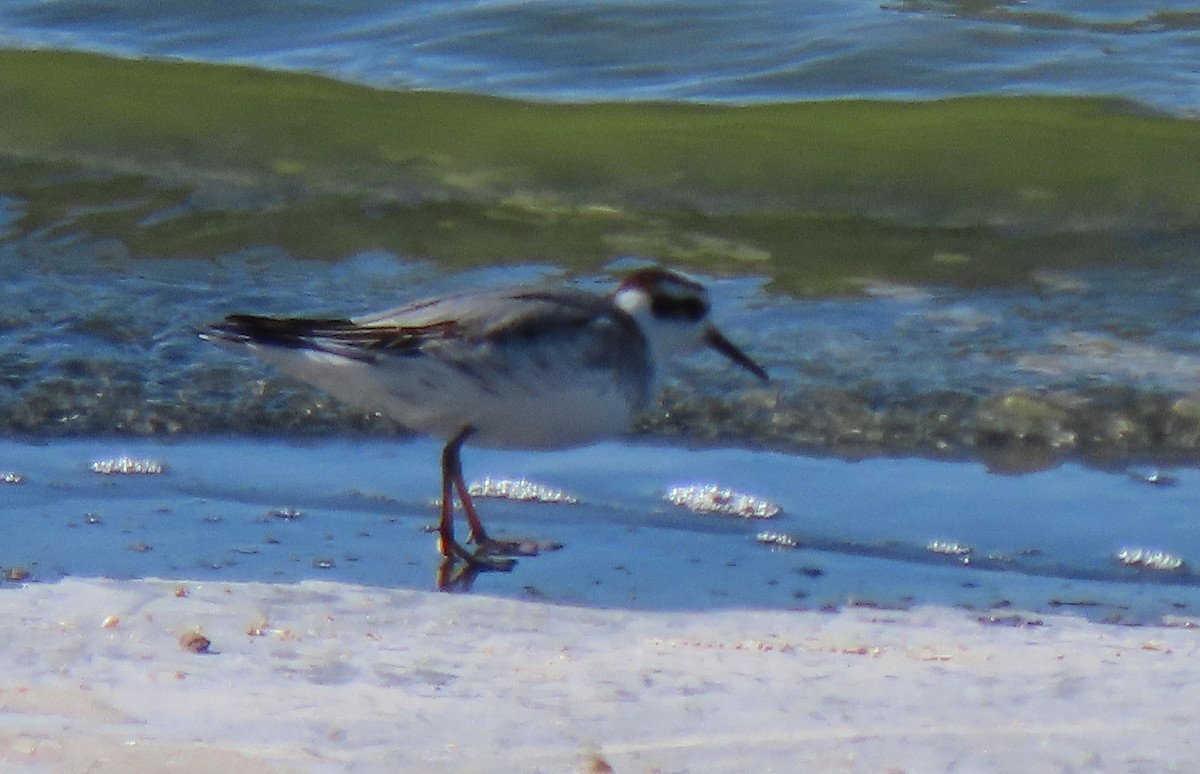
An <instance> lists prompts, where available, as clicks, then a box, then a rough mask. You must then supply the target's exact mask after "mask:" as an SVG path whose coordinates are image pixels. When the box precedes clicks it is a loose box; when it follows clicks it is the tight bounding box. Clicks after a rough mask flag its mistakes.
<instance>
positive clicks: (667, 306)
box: [650, 295, 708, 322]
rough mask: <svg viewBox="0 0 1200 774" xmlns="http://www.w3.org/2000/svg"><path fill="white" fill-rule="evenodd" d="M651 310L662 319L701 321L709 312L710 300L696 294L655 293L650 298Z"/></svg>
mask: <svg viewBox="0 0 1200 774" xmlns="http://www.w3.org/2000/svg"><path fill="white" fill-rule="evenodd" d="M650 311H651V312H652V313H653V314H654V316H655V317H657V318H659V319H660V320H667V319H669V320H686V321H688V322H699V321H700V320H703V319H704V317H705V315H707V314H708V302H707V301H705V300H704V299H703V298H697V297H696V296H667V295H655V296H651V298H650Z"/></svg>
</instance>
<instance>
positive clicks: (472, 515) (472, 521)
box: [454, 442, 538, 556]
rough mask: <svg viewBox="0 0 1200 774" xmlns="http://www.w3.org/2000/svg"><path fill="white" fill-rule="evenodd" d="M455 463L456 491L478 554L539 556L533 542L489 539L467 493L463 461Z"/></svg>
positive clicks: (536, 546)
mask: <svg viewBox="0 0 1200 774" xmlns="http://www.w3.org/2000/svg"><path fill="white" fill-rule="evenodd" d="M460 445H461V442H460ZM455 462H457V463H459V465H458V468H457V472H456V474H455V476H454V489H455V491H457V492H458V499H459V501H460V502H461V503H462V507H463V513H465V514H466V515H467V527H468V530H467V540H468V542H471V543H474V544H475V546H476V550H477V553H483V554H488V555H495V554H499V555H501V556H514V555H516V556H537V554H538V544H537V543H536V542H534V541H532V540H497V539H496V538H492V537H488V534H487V532H485V531H484V529H483V522H482V521H480V520H479V513H478V512H477V511H476V510H475V501H474V499H472V497H471V493H470V492H469V491H467V482H466V481H464V480H463V476H462V465H461V460H458V459H456V460H455Z"/></svg>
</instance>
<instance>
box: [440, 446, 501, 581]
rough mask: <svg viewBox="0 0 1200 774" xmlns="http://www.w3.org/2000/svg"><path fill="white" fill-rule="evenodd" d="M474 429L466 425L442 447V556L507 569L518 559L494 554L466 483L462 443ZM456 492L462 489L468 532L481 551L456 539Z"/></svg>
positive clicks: (484, 567) (476, 565)
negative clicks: (498, 556) (470, 549)
mask: <svg viewBox="0 0 1200 774" xmlns="http://www.w3.org/2000/svg"><path fill="white" fill-rule="evenodd" d="M474 431H475V428H473V427H470V426H468V427H465V428H463V430H462V431H461V432H459V434H458V435H456V436H454V437H453V438H451V439H450V441H449V443H447V444H446V446H445V448H444V449H442V512H441V520H440V521H439V522H438V548H439V549H440V550H441V552H442V556H444V557H446V558H447V559H450V560H453V559H454V558H456V557H457V558H459V559H462V560H463V561H465V562H466V563H467V564H468V565H472V566H475V567H478V568H480V569H487V570H500V571H505V572H507V571H508V570H511V569H512V567H513V565H514V564H515V562H514V561H513V560H512V559H503V558H496V557H493V556H491V555H490V552H489V551H488V547H489V545H490V543H491V541H490V539H489V538H488V537H487V536H486V535H485V534H484V532H483V525H482V524H481V523H480V521H479V515H478V514H477V513H476V512H475V504H474V503H473V502H472V501H471V495H470V494H468V493H467V487H466V484H465V483H464V482H463V475H462V445H463V441H465V440H466V439H467V437H468V436H469V435H471V433H473V432H474ZM455 491H457V492H458V494H459V499H460V500H461V501H462V504H463V511H465V512H466V514H467V524H468V526H469V533H468V535H469V536H470V538H471V539H472V540H474V541H475V542H476V543H477V544H478V545H479V547H478V550H476V551H474V552H471V551H468V550H467V549H465V548H463V547H462V545H461V544H459V542H458V541H456V540H455V539H454V493H455Z"/></svg>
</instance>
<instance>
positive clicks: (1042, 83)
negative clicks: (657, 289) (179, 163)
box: [0, 0, 1200, 112]
mask: <svg viewBox="0 0 1200 774" xmlns="http://www.w3.org/2000/svg"><path fill="white" fill-rule="evenodd" d="M1198 11H1200V9H1198V8H1197V6H1196V4H1195V3H1194V2H1189V1H1188V0H1171V2H1161V1H1159V2H1151V1H1150V0H1137V1H1136V2H1124V3H1099V4H1098V3H1094V2H1081V1H1078V0H1038V2H1027V3H1007V2H983V3H977V2H957V1H955V0H901V2H895V3H876V2H854V3H846V2H832V1H828V0H827V1H825V2H808V3H803V4H799V5H798V4H795V3H787V2H778V1H773V2H765V3H744V4H738V5H730V4H728V3H720V2H713V1H712V0H688V1H687V2H643V1H633V2H619V3H612V2H604V3H599V2H589V3H579V2H563V1H562V0H540V1H539V2H506V1H503V0H501V1H499V2H485V3H461V2H444V1H443V0H426V1H424V2H409V3H401V4H396V3H386V2H378V1H377V0H357V1H356V2H353V3H334V2H309V3H305V4H303V5H302V6H296V5H287V6H275V5H271V4H261V3H259V4H246V3H228V2H219V3H211V2H196V1H194V0H190V1H189V0H185V1H183V2H173V3H158V4H154V5H151V6H145V5H138V4H133V5H131V4H128V3H118V2H103V3H95V2H82V1H78V0H65V1H61V2H54V3H45V2H39V0H3V2H0V30H3V32H0V45H5V46H10V47H11V46H40V47H54V48H68V49H85V50H92V51H103V52H111V53H118V54H121V55H125V56H157V57H179V58H184V59H190V60H199V61H215V62H238V63H247V64H252V65H254V66H257V67H268V68H286V69H302V70H309V71H316V72H321V73H325V74H329V75H332V76H334V77H338V78H342V79H347V80H353V81H359V82H366V83H371V84H375V85H381V86H386V87H392V88H395V87H401V88H422V89H448V90H453V91H471V92H482V93H488V94H502V95H509V96H521V97H532V98H536V99H554V100H573V101H575V100H605V99H628V98H634V99H655V100H661V99H669V100H681V99H682V100H702V101H713V100H723V101H758V100H770V101H783V100H795V99H812V98H835V97H837V98H840V97H866V98H887V99H927V98H934V97H945V96H951V95H958V94H981V93H982V94H1013V93H1021V94H1088V95H1119V96H1126V97H1129V98H1132V99H1135V100H1138V101H1140V102H1143V103H1145V104H1150V105H1153V106H1155V107H1159V108H1164V109H1168V110H1171V111H1175V112H1193V111H1195V110H1196V109H1197V108H1198V107H1200V97H1198V95H1200V89H1197V85H1200V81H1198V80H1197V78H1198V77H1200V76H1198V75H1197V72H1196V70H1195V67H1194V62H1196V61H1197V60H1198V59H1200V38H1198V36H1197V35H1196V28H1197V14H1198Z"/></svg>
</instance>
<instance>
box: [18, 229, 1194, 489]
mask: <svg viewBox="0 0 1200 774" xmlns="http://www.w3.org/2000/svg"><path fill="white" fill-rule="evenodd" d="M35 248H37V249H35ZM628 265H632V262H626V263H622V262H617V263H616V264H614V265H613V267H612V274H613V275H616V276H619V274H620V272H621V270H622V268H624V267H627V266H628ZM0 271H3V272H4V273H5V275H6V276H8V277H9V278H10V279H9V281H8V287H7V299H6V300H7V303H6V308H5V310H4V317H3V320H2V323H3V324H2V325H0V377H2V380H0V429H3V430H4V431H5V432H7V433H9V434H20V435H32V436H40V437H57V436H69V435H93V434H106V433H130V434H134V435H166V436H171V435H181V434H190V435H194V434H211V433H224V432H234V433H239V434H244V433H266V434H270V435H277V434H280V433H283V434H301V435H320V434H329V433H345V432H352V433H369V434H382V435H394V434H396V433H397V432H399V431H400V428H398V427H397V426H396V425H395V424H394V423H392V422H390V421H388V420H386V419H384V418H382V417H378V416H375V415H373V414H371V413H370V412H365V411H362V410H360V409H357V408H351V407H347V406H343V405H341V404H339V403H337V402H335V401H331V400H330V399H328V398H326V397H325V396H323V395H321V394H320V393H318V392H316V391H314V390H311V389H309V388H307V387H306V386H304V385H302V384H300V383H298V382H295V381H293V380H291V379H288V378H285V377H283V376H281V375H279V374H277V373H276V372H274V371H273V370H271V369H270V368H268V367H266V366H264V365H262V364H261V363H259V362H257V361H256V360H254V359H253V358H248V357H241V356H238V355H236V354H233V353H229V352H226V351H223V350H220V349H218V348H216V347H212V346H210V345H207V344H205V343H203V342H201V341H200V340H199V339H198V338H197V337H196V336H195V330H196V329H197V328H198V327H200V326H202V325H204V324H206V323H209V322H212V321H214V320H218V319H221V318H222V317H224V316H225V315H226V314H231V313H237V312H253V313H262V314H282V315H288V314H309V315H317V316H330V315H333V316H355V315H360V314H363V313H366V312H370V311H374V310H378V309H384V308H388V307H391V306H394V305H397V304H400V303H402V302H405V301H411V300H416V299H418V298H421V297H426V296H429V295H436V294H439V293H444V292H448V291H452V290H459V289H464V288H471V287H478V286H488V285H504V284H519V283H529V282H537V281H564V280H570V281H575V282H578V283H580V284H582V285H583V286H584V287H587V288H590V289H594V290H595V291H597V292H605V291H606V290H608V289H609V288H611V287H612V281H613V280H612V276H605V275H583V276H579V277H576V278H574V279H573V280H572V279H571V278H570V277H569V276H568V275H566V274H564V273H563V272H562V271H561V270H559V269H556V268H553V267H548V266H539V265H526V266H514V267H503V268H501V267H492V268H485V269H480V270H476V271H467V272H459V273H454V274H448V273H445V272H443V271H441V270H439V269H438V268H437V267H436V266H435V265H434V264H432V263H428V262H414V261H406V260H403V259H401V258H399V257H397V256H395V255H392V254H388V253H384V252H375V253H364V254H361V255H359V256H357V257H355V258H353V259H351V260H347V261H343V262H340V263H337V264H332V265H331V264H328V263H326V262H321V261H302V260H297V259H295V258H293V257H290V256H287V255H286V254H281V253H278V252H274V251H261V250H260V251H248V252H247V253H245V254H242V255H236V256H226V257H223V258H220V259H217V260H205V261H200V260H192V261H188V260H171V261H162V260H134V259H129V258H128V257H126V256H123V255H121V254H120V253H116V254H111V255H110V254H108V253H106V251H105V247H104V245H98V244H90V243H81V244H75V245H71V244H62V245H59V246H57V247H56V246H54V245H49V246H48V245H45V244H40V246H39V244H38V243H37V242H36V240H34V241H21V240H17V241H14V242H10V243H0ZM1198 271H1200V269H1197V268H1196V267H1195V266H1192V265H1190V264H1188V265H1174V264H1168V265H1163V266H1157V267H1144V268H1141V269H1130V268H1119V269H1118V268H1113V269H1091V270H1081V271H1077V272H1073V273H1069V274H1067V273H1053V274H1051V273H1046V274H1044V275H1041V276H1040V278H1039V281H1038V282H1037V283H1036V284H1034V285H1031V286H1022V287H1018V288H1008V289H985V290H967V289H954V288H947V287H940V288H915V287H906V286H892V285H873V286H869V287H868V293H867V294H866V295H864V296H860V297H853V298H835V299H796V298H791V297H788V296H781V295H778V294H772V293H770V292H769V291H768V289H767V286H766V283H765V280H764V279H763V278H757V277H753V276H749V277H742V278H725V279H711V278H706V279H707V281H708V284H709V285H710V286H711V289H712V292H713V296H714V309H715V315H716V319H717V321H718V323H719V324H720V325H721V327H722V328H723V329H724V330H725V331H726V333H727V334H728V335H729V336H730V337H731V338H732V339H734V340H735V341H737V342H739V343H740V344H741V345H742V346H743V348H744V349H746V350H747V351H748V352H749V353H751V355H752V356H753V357H754V358H755V359H757V360H758V361H759V362H761V363H762V364H763V365H764V366H765V367H766V368H767V369H768V371H769V372H770V374H771V377H772V382H771V383H770V384H769V385H767V386H766V387H763V386H760V385H758V384H756V383H754V382H753V380H749V379H748V378H746V377H745V375H744V374H743V373H742V372H740V371H738V370H736V369H732V368H729V367H728V364H727V363H726V362H725V361H724V360H723V359H721V358H719V357H717V356H707V355H704V356H699V357H697V358H693V359H690V360H687V361H683V362H680V363H676V364H673V365H672V367H671V369H670V370H669V375H670V378H669V379H668V380H667V389H666V391H665V395H664V403H663V405H662V406H661V407H659V408H657V409H655V410H654V411H651V412H650V413H649V414H648V415H647V416H646V417H645V418H644V419H643V421H642V422H641V424H640V425H639V428H638V430H639V431H640V432H643V433H651V434H655V435H659V436H671V437H675V436H682V437H683V438H685V439H687V441H688V442H691V443H696V442H699V443H729V442H733V441H736V442H737V443H739V444H743V445H747V446H750V447H763V446H768V447H774V448H783V449H791V450H807V451H814V452H819V453H822V454H830V453H833V454H847V455H851V456H858V455H863V454H880V453H883V454H912V453H916V454H921V455H934V456H942V457H947V456H948V457H955V458H962V457H970V458H976V459H979V458H983V459H992V458H995V457H998V456H1003V455H1004V454H1006V453H1009V452H1011V453H1013V454H1014V455H1015V456H1016V457H1017V458H1018V460H1014V461H1013V462H1012V463H1011V464H1014V465H1017V466H1019V467H1031V466H1032V467H1037V466H1040V465H1043V464H1048V463H1052V462H1054V461H1061V460H1064V459H1077V460H1078V459H1084V460H1090V461H1093V462H1101V463H1104V464H1113V463H1120V462H1122V461H1124V462H1126V463H1127V462H1129V461H1134V460H1138V459H1142V460H1151V461H1155V460H1157V461H1159V462H1172V461H1175V462H1179V461H1184V462H1195V461H1196V459H1197V458H1198V453H1197V448H1200V447H1198V445H1197V443H1198V442H1197V439H1198V438H1200V424H1198V423H1200V409H1197V408H1196V406H1197V405H1198V404H1197V402H1196V401H1197V399H1196V398H1194V397H1193V393H1194V392H1195V390H1196V385H1197V383H1200V333H1197V331H1200V299H1198V298H1197V293H1200V291H1197V288H1198V287H1200V274H1198V273H1197V272H1198ZM1020 458H1023V459H1024V461H1023V462H1022V461H1019V459H1020ZM995 462H996V464H1004V463H1001V462H999V461H995Z"/></svg>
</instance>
